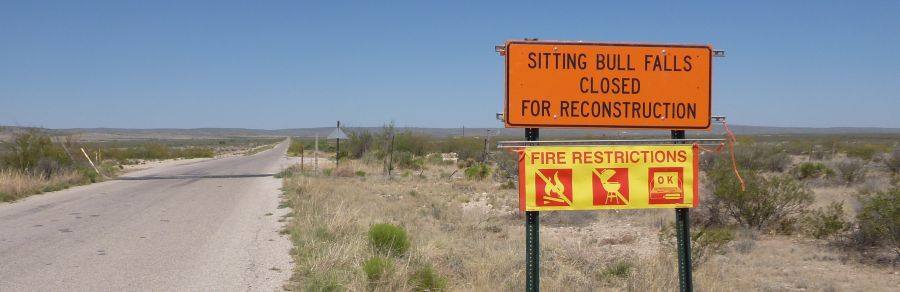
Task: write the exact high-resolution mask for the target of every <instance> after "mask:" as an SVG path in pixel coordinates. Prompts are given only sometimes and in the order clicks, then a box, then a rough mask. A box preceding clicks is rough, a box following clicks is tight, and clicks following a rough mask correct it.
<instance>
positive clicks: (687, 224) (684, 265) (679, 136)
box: [672, 130, 694, 292]
mask: <svg viewBox="0 0 900 292" xmlns="http://www.w3.org/2000/svg"><path fill="white" fill-rule="evenodd" d="M684 136H685V135H684V131H683V130H682V131H672V139H676V140H684ZM675 237H676V239H677V240H678V288H679V289H678V291H681V292H690V291H694V281H693V275H691V216H690V209H688V208H675Z"/></svg>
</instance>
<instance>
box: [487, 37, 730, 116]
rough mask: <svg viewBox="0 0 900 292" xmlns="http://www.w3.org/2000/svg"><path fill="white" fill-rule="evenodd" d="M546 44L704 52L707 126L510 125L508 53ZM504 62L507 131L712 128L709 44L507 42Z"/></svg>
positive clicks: (710, 50) (711, 52)
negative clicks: (684, 49) (706, 86)
mask: <svg viewBox="0 0 900 292" xmlns="http://www.w3.org/2000/svg"><path fill="white" fill-rule="evenodd" d="M519 44H521V45H548V46H607V47H637V48H687V49H706V51H707V53H708V64H709V68H708V70H709V76H708V77H707V78H708V81H709V82H708V92H707V99H706V100H705V102H706V104H707V111H706V116H707V117H709V119H706V123H705V125H703V126H677V127H673V126H670V125H664V126H648V125H594V124H591V125H588V124H565V125H560V124H541V123H522V122H518V123H513V122H511V121H510V118H511V115H510V95H509V92H510V78H509V75H510V74H509V73H510V55H511V54H510V52H511V50H512V49H514V48H515V45H519ZM503 54H504V59H505V62H506V64H505V69H506V70H505V71H506V72H505V87H504V90H505V92H504V119H503V123H504V126H505V127H506V128H561V129H632V130H705V131H709V130H711V129H712V84H713V79H712V74H713V71H712V70H713V68H712V63H713V62H712V59H713V57H715V55H714V52H713V48H712V45H699V44H664V43H617V42H580V41H528V40H525V41H507V42H506V45H505V49H504V52H503Z"/></svg>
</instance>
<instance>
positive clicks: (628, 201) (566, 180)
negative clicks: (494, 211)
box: [519, 145, 700, 211]
mask: <svg viewBox="0 0 900 292" xmlns="http://www.w3.org/2000/svg"><path fill="white" fill-rule="evenodd" d="M698 151H699V150H698V146H696V145H666V146H540V147H527V148H525V149H523V150H521V151H520V152H519V207H520V209H522V210H524V211H547V210H595V209H646V208H693V207H695V206H697V203H698V202H699V199H700V195H699V193H698V191H697V187H698V182H697V171H698V170H697V159H698V158H699V153H698Z"/></svg>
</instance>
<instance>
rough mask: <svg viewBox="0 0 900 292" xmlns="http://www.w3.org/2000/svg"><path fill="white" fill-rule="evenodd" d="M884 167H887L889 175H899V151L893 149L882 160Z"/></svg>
mask: <svg viewBox="0 0 900 292" xmlns="http://www.w3.org/2000/svg"><path fill="white" fill-rule="evenodd" d="M884 166H886V167H887V169H888V171H890V172H891V174H894V175H896V174H897V173H900V149H894V151H893V152H891V154H890V155H888V156H887V157H885V158H884Z"/></svg>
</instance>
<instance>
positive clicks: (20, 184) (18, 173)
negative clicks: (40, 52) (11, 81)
mask: <svg viewBox="0 0 900 292" xmlns="http://www.w3.org/2000/svg"><path fill="white" fill-rule="evenodd" d="M277 141H280V139H279V140H276V139H266V140H261V139H247V138H231V139H216V140H212V139H210V140H146V141H93V142H88V141H80V140H79V139H78V138H77V137H74V136H50V135H49V134H47V133H46V132H44V131H43V130H41V129H37V128H32V129H27V130H25V131H20V132H17V133H13V134H12V135H11V137H10V138H9V139H7V140H0V202H10V201H15V200H18V199H21V198H24V197H27V196H29V195H33V194H40V193H45V192H51V191H57V190H62V189H66V188H69V187H72V186H77V185H83V184H88V183H94V182H98V181H103V180H106V179H109V178H112V177H115V176H116V175H118V174H119V173H121V172H123V171H124V170H125V168H126V166H128V165H136V164H142V163H145V162H147V161H151V160H166V159H190V158H211V157H214V156H216V155H221V154H227V153H240V152H242V151H248V150H247V149H260V147H257V145H272V146H274V144H273V143H276V142H277ZM89 159H90V160H89ZM92 163H93V165H92Z"/></svg>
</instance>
